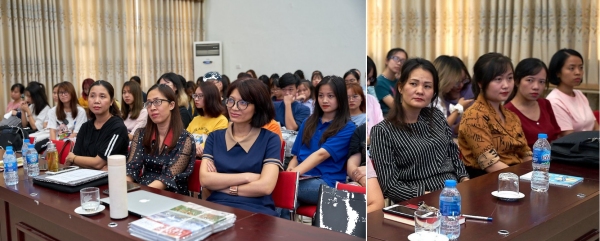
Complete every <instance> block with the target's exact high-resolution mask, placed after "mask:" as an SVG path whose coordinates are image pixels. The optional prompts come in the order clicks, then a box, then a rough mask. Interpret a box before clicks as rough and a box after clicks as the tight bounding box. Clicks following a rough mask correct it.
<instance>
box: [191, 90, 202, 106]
mask: <svg viewBox="0 0 600 241" xmlns="http://www.w3.org/2000/svg"><path fill="white" fill-rule="evenodd" d="M194 94H196V97H194V96H193V95H192V98H194V105H196V108H204V94H203V93H202V89H200V87H198V88H196V92H194Z"/></svg>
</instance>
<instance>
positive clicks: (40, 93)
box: [25, 81, 49, 115]
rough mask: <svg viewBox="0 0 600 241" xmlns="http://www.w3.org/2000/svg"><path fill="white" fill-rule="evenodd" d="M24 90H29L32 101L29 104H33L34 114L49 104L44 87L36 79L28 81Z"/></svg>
mask: <svg viewBox="0 0 600 241" xmlns="http://www.w3.org/2000/svg"><path fill="white" fill-rule="evenodd" d="M25 91H26V92H29V97H30V98H31V101H32V102H33V103H30V104H33V108H34V109H33V113H35V115H39V114H40V112H42V110H43V109H44V108H46V106H49V104H48V97H47V96H46V88H44V85H43V84H42V83H39V82H36V81H32V82H29V84H27V88H25Z"/></svg>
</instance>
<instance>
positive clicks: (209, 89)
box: [194, 82, 225, 118]
mask: <svg viewBox="0 0 600 241" xmlns="http://www.w3.org/2000/svg"><path fill="white" fill-rule="evenodd" d="M197 89H200V90H202V95H204V98H203V99H202V100H203V101H204V108H196V111H197V113H198V114H199V115H201V116H205V115H206V116H208V117H210V118H217V117H219V116H220V115H221V114H223V113H224V112H225V107H224V106H223V104H222V102H221V93H219V89H218V88H217V86H216V85H214V84H213V83H209V82H202V83H200V85H198V87H197ZM194 102H195V100H194Z"/></svg>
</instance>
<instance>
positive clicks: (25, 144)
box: [21, 139, 29, 173]
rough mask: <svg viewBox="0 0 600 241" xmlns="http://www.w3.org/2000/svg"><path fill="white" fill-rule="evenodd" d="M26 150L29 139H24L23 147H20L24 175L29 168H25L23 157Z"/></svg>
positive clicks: (25, 162) (25, 163) (24, 158)
mask: <svg viewBox="0 0 600 241" xmlns="http://www.w3.org/2000/svg"><path fill="white" fill-rule="evenodd" d="M27 148H29V139H25V140H23V146H21V156H22V157H23V162H24V163H23V170H24V171H25V173H27V169H28V168H29V167H28V166H27V160H26V159H27V158H26V157H25V156H26V155H27Z"/></svg>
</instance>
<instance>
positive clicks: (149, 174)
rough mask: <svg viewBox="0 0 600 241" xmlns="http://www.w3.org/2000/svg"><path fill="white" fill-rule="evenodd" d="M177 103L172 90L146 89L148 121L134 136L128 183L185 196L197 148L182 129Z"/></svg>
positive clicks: (160, 88) (130, 153)
mask: <svg viewBox="0 0 600 241" xmlns="http://www.w3.org/2000/svg"><path fill="white" fill-rule="evenodd" d="M177 100H178V99H177V95H176V94H175V92H174V91H173V89H171V88H170V87H168V86H166V85H162V84H161V85H154V86H152V87H151V88H150V90H148V101H146V103H144V108H146V109H147V110H148V116H149V117H150V122H148V124H147V125H146V128H143V129H138V130H137V131H136V132H135V135H133V141H131V149H130V150H129V156H128V158H127V181H130V182H137V183H139V184H142V185H146V186H149V187H153V188H157V189H164V190H167V191H170V192H174V193H179V194H183V195H188V194H189V191H188V178H189V177H190V175H191V174H192V171H194V164H195V159H196V145H194V138H193V137H192V135H191V134H190V133H189V132H187V131H186V130H185V129H184V128H183V123H182V122H181V114H179V110H180V109H181V108H179V107H178V105H177V103H178V102H177ZM186 111H187V110H186Z"/></svg>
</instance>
